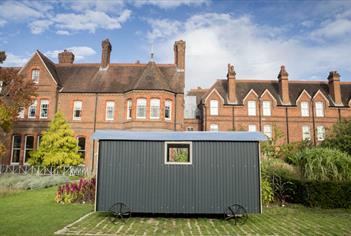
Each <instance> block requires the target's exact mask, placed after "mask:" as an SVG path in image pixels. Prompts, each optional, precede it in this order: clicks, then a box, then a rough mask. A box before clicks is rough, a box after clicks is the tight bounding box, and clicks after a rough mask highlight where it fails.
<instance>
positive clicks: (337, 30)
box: [311, 18, 351, 39]
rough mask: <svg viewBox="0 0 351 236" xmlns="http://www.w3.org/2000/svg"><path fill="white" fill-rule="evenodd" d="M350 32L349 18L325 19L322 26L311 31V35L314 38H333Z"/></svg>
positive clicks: (350, 20)
mask: <svg viewBox="0 0 351 236" xmlns="http://www.w3.org/2000/svg"><path fill="white" fill-rule="evenodd" d="M350 33H351V19H345V18H341V19H336V20H333V21H327V22H324V23H323V24H322V26H321V27H320V28H318V29H316V30H314V31H312V32H311V36H312V37H313V38H315V39H318V38H320V37H322V38H335V37H340V36H344V35H347V34H350Z"/></svg>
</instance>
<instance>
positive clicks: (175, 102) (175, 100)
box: [174, 93, 177, 131]
mask: <svg viewBox="0 0 351 236" xmlns="http://www.w3.org/2000/svg"><path fill="white" fill-rule="evenodd" d="M174 131H177V94H176V93H175V94H174Z"/></svg>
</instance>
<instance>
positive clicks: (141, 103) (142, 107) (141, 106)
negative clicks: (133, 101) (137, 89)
mask: <svg viewBox="0 0 351 236" xmlns="http://www.w3.org/2000/svg"><path fill="white" fill-rule="evenodd" d="M137 118H138V119H145V118H146V99H143V98H142V99H141V98H139V99H138V100H137Z"/></svg>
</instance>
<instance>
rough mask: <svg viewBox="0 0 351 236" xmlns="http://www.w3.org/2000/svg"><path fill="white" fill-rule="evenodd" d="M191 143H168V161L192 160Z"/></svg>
mask: <svg viewBox="0 0 351 236" xmlns="http://www.w3.org/2000/svg"><path fill="white" fill-rule="evenodd" d="M189 150H190V144H167V162H183V163H184V162H185V163H186V162H190V151H189Z"/></svg>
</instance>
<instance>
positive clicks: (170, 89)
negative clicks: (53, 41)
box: [2, 40, 351, 169]
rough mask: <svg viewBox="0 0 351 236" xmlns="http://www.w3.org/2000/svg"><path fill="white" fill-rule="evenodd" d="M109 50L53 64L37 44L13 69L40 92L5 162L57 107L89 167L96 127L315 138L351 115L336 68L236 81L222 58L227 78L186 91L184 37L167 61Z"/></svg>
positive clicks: (17, 158) (28, 143)
mask: <svg viewBox="0 0 351 236" xmlns="http://www.w3.org/2000/svg"><path fill="white" fill-rule="evenodd" d="M111 51H112V46H111V43H110V42H109V40H104V41H103V42H102V55H101V63H94V64H76V63H74V55H73V53H71V52H68V51H66V50H65V51H64V52H62V53H59V55H58V57H59V60H58V61H59V62H58V63H57V64H55V63H53V62H52V61H51V60H50V59H48V58H47V57H46V56H45V55H43V54H42V53H41V52H40V51H36V52H35V53H34V54H33V56H32V57H31V59H30V60H29V61H28V62H27V64H26V65H25V66H23V67H22V68H21V70H20V71H19V73H20V74H21V75H23V76H24V78H25V79H27V80H32V81H33V82H34V83H35V84H36V86H37V88H38V90H37V94H38V96H37V97H35V98H33V103H32V105H31V106H29V107H25V108H23V109H21V110H20V112H19V115H18V118H17V120H16V122H15V125H14V129H13V133H12V134H11V135H10V137H9V140H8V147H9V149H8V152H7V154H6V156H5V158H3V159H2V160H3V161H2V162H3V164H12V165H22V164H25V163H26V160H28V152H29V151H31V150H34V149H36V148H37V146H38V144H39V141H40V136H41V134H42V132H43V131H45V130H46V129H47V128H48V124H49V122H50V121H51V120H52V118H53V116H54V114H55V113H56V112H57V111H62V112H63V113H64V115H65V118H66V120H67V121H68V122H69V123H70V125H71V126H72V128H73V130H74V132H75V135H76V137H77V143H78V145H79V147H80V152H81V153H82V157H84V159H85V165H86V167H87V168H88V169H93V166H94V161H95V157H96V153H97V147H96V143H94V142H93V141H92V139H91V136H92V134H93V133H94V131H95V130H97V129H118V130H121V129H122V130H164V131H182V130H189V131H190V130H194V131H195V130H199V131H209V130H212V131H216V130H220V131H234V130H251V131H254V130H256V131H262V132H264V133H265V134H267V135H268V136H272V135H273V132H274V130H275V129H274V127H277V128H278V129H279V130H281V131H282V132H283V133H284V135H285V136H284V139H285V140H282V141H286V142H293V141H301V140H302V139H304V138H307V139H311V140H313V141H314V142H315V143H316V142H319V141H322V140H323V139H324V135H325V130H326V128H328V127H330V126H331V125H333V124H334V123H335V122H337V121H338V120H339V119H342V118H347V119H349V118H351V108H350V107H351V83H350V82H340V76H339V74H338V73H337V72H330V74H329V76H328V79H327V80H325V81H313V82H312V81H291V80H290V81H289V80H288V73H287V72H286V71H285V68H284V67H282V68H281V70H280V72H279V75H278V80H267V81H262V80H259V81H254V80H238V79H236V73H235V71H234V67H233V66H230V65H228V72H227V79H226V80H217V81H216V82H215V83H214V84H213V86H212V87H211V88H209V89H201V88H198V89H192V90H190V91H189V93H188V96H186V97H184V82H185V75H184V69H185V42H184V41H182V40H180V41H176V42H175V44H174V63H173V64H157V63H155V62H154V61H152V60H151V61H150V62H148V63H147V64H142V63H139V62H136V63H134V64H121V63H110V55H111ZM184 115H185V117H184Z"/></svg>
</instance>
